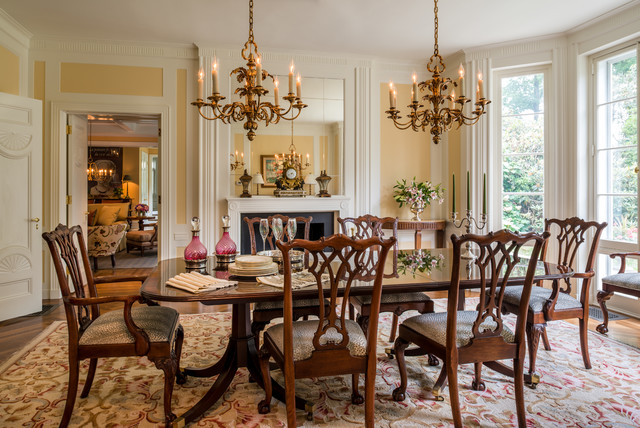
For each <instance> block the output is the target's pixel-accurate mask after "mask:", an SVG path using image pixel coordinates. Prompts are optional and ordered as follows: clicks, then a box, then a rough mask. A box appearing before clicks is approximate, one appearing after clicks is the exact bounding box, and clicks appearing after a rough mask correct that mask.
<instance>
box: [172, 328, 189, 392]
mask: <svg viewBox="0 0 640 428" xmlns="http://www.w3.org/2000/svg"><path fill="white" fill-rule="evenodd" d="M182 342H184V328H183V327H182V325H179V326H178V331H177V332H176V351H175V352H176V366H177V370H176V383H177V384H178V385H184V384H185V383H187V375H186V374H185V372H184V371H183V370H182V369H181V368H180V358H182Z"/></svg>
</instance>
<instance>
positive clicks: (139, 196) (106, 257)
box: [67, 113, 161, 275]
mask: <svg viewBox="0 0 640 428" xmlns="http://www.w3.org/2000/svg"><path fill="white" fill-rule="evenodd" d="M68 125H71V128H70V131H71V133H69V131H68V138H67V195H68V197H67V221H68V224H81V225H82V226H83V229H84V230H85V231H86V233H85V237H86V241H87V248H88V251H89V257H90V259H91V264H92V268H93V269H94V271H95V272H99V274H102V273H104V274H118V275H119V274H123V273H124V272H123V271H122V269H144V268H153V267H154V266H156V265H157V263H158V242H159V234H158V230H159V227H160V221H161V219H160V205H159V203H160V201H159V196H158V195H159V194H160V188H159V183H160V173H161V171H160V151H159V135H160V132H159V130H160V115H159V114H106V113H87V114H70V115H68ZM105 270H107V271H109V272H104V271H105ZM116 271H118V272H116Z"/></svg>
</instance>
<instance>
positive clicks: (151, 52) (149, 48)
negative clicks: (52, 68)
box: [31, 37, 198, 59]
mask: <svg viewBox="0 0 640 428" xmlns="http://www.w3.org/2000/svg"><path fill="white" fill-rule="evenodd" d="M31 49H32V50H33V51H47V52H52V51H53V52H60V53H72V54H82V55H86V54H95V55H114V56H143V57H154V58H157V57H161V58H186V59H197V58H198V50H197V48H196V47H195V46H193V45H175V44H174V45H171V44H151V43H150V44H140V43H131V42H124V41H110V40H75V39H62V38H50V37H46V38H32V39H31Z"/></svg>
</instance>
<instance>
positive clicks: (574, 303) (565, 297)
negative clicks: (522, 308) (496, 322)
mask: <svg viewBox="0 0 640 428" xmlns="http://www.w3.org/2000/svg"><path fill="white" fill-rule="evenodd" d="M521 294H522V286H514V287H507V288H506V290H505V291H504V297H503V299H502V300H503V301H504V302H505V303H509V304H512V305H519V304H520V295H521ZM550 297H551V289H549V288H543V287H531V299H530V300H529V308H530V309H531V310H532V311H533V312H542V310H543V309H544V305H545V303H547V300H549V298H550ZM581 307H582V304H581V303H580V301H578V300H576V299H575V298H574V297H572V296H570V295H569V294H567V293H562V292H560V293H558V300H557V301H556V306H555V308H556V309H559V310H561V309H575V308H581Z"/></svg>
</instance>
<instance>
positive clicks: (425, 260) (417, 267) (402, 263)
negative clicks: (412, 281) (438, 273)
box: [398, 250, 444, 278]
mask: <svg viewBox="0 0 640 428" xmlns="http://www.w3.org/2000/svg"><path fill="white" fill-rule="evenodd" d="M443 260H444V255H442V254H438V255H437V256H434V255H432V254H431V252H429V251H423V250H415V251H412V252H406V251H402V252H399V253H398V272H399V273H401V274H403V275H404V274H406V273H407V270H408V271H409V272H411V274H413V276H414V278H415V276H416V272H423V273H424V272H427V273H428V272H431V270H432V269H435V268H437V269H439V268H441V267H442V265H443Z"/></svg>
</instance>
